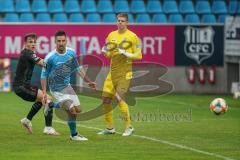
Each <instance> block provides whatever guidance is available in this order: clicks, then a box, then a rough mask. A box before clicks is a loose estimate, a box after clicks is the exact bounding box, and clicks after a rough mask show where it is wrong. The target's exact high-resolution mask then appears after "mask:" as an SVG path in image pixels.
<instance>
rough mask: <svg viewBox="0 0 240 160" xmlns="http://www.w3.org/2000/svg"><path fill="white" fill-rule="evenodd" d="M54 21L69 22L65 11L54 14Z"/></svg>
mask: <svg viewBox="0 0 240 160" xmlns="http://www.w3.org/2000/svg"><path fill="white" fill-rule="evenodd" d="M53 22H68V18H67V15H66V14H65V13H55V14H54V15H53Z"/></svg>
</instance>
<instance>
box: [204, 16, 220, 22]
mask: <svg viewBox="0 0 240 160" xmlns="http://www.w3.org/2000/svg"><path fill="white" fill-rule="evenodd" d="M202 22H203V23H216V22H217V20H216V17H215V16H214V15H213V14H205V15H203V16H202Z"/></svg>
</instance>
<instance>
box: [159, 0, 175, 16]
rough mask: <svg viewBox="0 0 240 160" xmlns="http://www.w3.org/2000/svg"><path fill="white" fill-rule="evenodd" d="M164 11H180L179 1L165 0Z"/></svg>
mask: <svg viewBox="0 0 240 160" xmlns="http://www.w3.org/2000/svg"><path fill="white" fill-rule="evenodd" d="M163 11H164V12H165V13H166V14H171V13H178V6H177V2H176V1H175V0H173V1H164V3H163Z"/></svg>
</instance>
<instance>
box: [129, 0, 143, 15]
mask: <svg viewBox="0 0 240 160" xmlns="http://www.w3.org/2000/svg"><path fill="white" fill-rule="evenodd" d="M130 5H131V6H130V8H131V9H130V10H131V12H132V13H145V12H146V7H145V4H144V1H143V0H132V2H131V4H130Z"/></svg>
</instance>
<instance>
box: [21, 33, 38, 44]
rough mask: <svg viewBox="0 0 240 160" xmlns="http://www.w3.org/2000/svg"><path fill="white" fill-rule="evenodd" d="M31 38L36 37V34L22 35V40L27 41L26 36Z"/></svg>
mask: <svg viewBox="0 0 240 160" xmlns="http://www.w3.org/2000/svg"><path fill="white" fill-rule="evenodd" d="M29 37H30V38H33V39H37V34H36V33H27V34H25V35H24V42H27V39H28V38H29Z"/></svg>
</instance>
